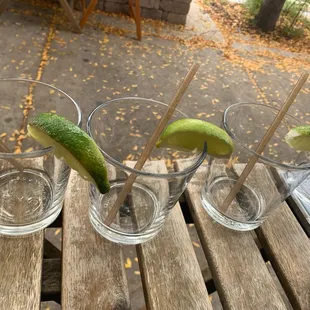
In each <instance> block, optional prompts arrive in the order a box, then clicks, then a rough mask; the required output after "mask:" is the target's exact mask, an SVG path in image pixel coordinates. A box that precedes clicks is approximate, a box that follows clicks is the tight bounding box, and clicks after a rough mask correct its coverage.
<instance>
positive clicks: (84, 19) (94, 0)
mask: <svg viewBox="0 0 310 310" xmlns="http://www.w3.org/2000/svg"><path fill="white" fill-rule="evenodd" d="M97 3H98V0H92V1H91V3H90V4H89V6H88V7H87V9H86V11H84V12H83V17H82V19H81V21H80V27H81V28H82V27H83V26H84V25H85V23H86V22H87V19H88V18H89V16H90V14H91V13H92V12H93V10H94V9H95V7H96V5H97Z"/></svg>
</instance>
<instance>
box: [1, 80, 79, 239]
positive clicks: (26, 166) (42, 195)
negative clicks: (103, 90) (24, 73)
mask: <svg viewBox="0 0 310 310" xmlns="http://www.w3.org/2000/svg"><path fill="white" fill-rule="evenodd" d="M0 95H1V103H0V110H1V112H2V113H1V114H0V119H1V121H0V197H1V200H0V234H4V235H12V236H14V235H24V234H30V233H33V232H35V231H38V230H41V229H43V228H45V227H46V226H48V225H49V224H50V223H52V222H53V221H54V220H55V219H56V217H57V216H58V214H59V213H60V211H61V209H62V203H63V199H64V194H65V190H66V186H67V182H68V178H69V174H70V168H69V167H68V166H67V165H66V164H65V163H64V162H63V161H61V160H59V159H57V158H56V157H55V156H54V155H53V148H52V147H47V148H44V147H42V146H41V145H40V144H39V143H37V142H36V141H35V140H34V139H32V138H31V137H29V135H28V134H27V124H28V122H29V121H31V119H32V118H33V117H34V116H36V115H38V114H40V113H43V112H51V113H57V114H58V115H60V116H64V117H66V118H67V119H69V120H71V121H72V122H74V123H75V124H76V125H78V126H81V111H80V108H79V106H78V104H77V103H76V102H75V101H74V100H73V99H72V98H71V97H70V96H69V95H67V94H66V93H65V92H63V91H62V90H60V89H58V88H56V87H54V86H51V85H48V84H45V83H42V82H38V81H32V80H27V79H18V78H9V79H0Z"/></svg>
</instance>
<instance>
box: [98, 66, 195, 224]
mask: <svg viewBox="0 0 310 310" xmlns="http://www.w3.org/2000/svg"><path fill="white" fill-rule="evenodd" d="M198 68H199V65H198V64H195V63H194V64H193V65H192V67H191V69H190V70H189V71H188V73H187V75H186V76H185V78H184V80H183V81H182V83H181V84H180V85H179V88H178V90H177V92H176V93H175V95H174V97H173V99H172V101H171V103H170V105H169V106H168V108H167V111H166V113H165V114H164V116H163V117H162V118H161V120H160V122H159V124H158V126H157V127H156V128H155V131H154V133H153V134H152V136H151V138H150V140H149V141H148V142H147V144H146V146H145V148H144V150H143V152H142V154H141V156H140V158H139V159H138V161H137V163H136V165H135V167H134V169H136V170H141V169H142V167H143V165H144V164H145V162H146V160H147V159H148V157H149V156H150V154H151V152H152V150H153V148H154V146H155V144H156V142H157V140H158V139H159V137H160V135H161V133H162V131H163V130H164V128H165V127H166V125H167V123H168V121H169V119H170V118H171V116H172V114H173V112H174V110H175V109H176V107H177V105H178V104H179V102H180V101H181V99H182V97H183V95H184V93H185V91H186V90H187V88H188V86H189V84H190V83H191V81H192V79H193V78H194V76H195V74H196V72H197V70H198ZM136 177H137V176H136V175H134V174H131V175H130V176H129V177H128V179H127V180H126V183H125V185H124V187H123V189H122V191H121V192H120V194H119V195H118V197H117V199H116V201H115V203H114V205H113V207H112V208H111V210H110V211H109V213H108V215H107V217H106V218H105V221H104V222H105V224H106V225H107V226H110V225H111V223H112V222H113V220H114V218H115V216H116V214H117V212H118V211H119V209H120V207H121V205H122V204H123V202H124V201H125V198H126V196H127V194H128V193H129V192H130V190H131V187H132V184H133V183H134V181H135V179H136Z"/></svg>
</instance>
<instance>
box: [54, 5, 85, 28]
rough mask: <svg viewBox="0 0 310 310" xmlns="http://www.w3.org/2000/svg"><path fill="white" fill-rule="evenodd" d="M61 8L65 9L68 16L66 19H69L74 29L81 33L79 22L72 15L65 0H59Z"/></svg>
mask: <svg viewBox="0 0 310 310" xmlns="http://www.w3.org/2000/svg"><path fill="white" fill-rule="evenodd" d="M59 2H60V4H61V6H62V8H63V9H64V11H65V14H66V16H67V17H68V19H69V20H70V22H71V24H72V25H73V27H74V29H75V31H76V32H77V33H81V32H82V30H81V28H80V25H79V23H78V22H77V20H76V19H75V17H74V15H73V11H72V10H71V7H70V5H69V4H68V2H67V0H59Z"/></svg>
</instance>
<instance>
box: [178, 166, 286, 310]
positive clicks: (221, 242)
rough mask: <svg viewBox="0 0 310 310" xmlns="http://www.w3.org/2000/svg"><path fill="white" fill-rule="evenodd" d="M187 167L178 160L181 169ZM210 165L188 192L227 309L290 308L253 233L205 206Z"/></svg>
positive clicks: (197, 177)
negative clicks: (222, 222)
mask: <svg viewBox="0 0 310 310" xmlns="http://www.w3.org/2000/svg"><path fill="white" fill-rule="evenodd" d="M184 168H185V166H184V163H182V162H181V161H180V162H178V163H177V169H182V170H183V169H184ZM206 169H207V167H206V166H202V167H200V168H199V169H198V171H197V173H196V174H195V175H194V177H193V178H192V181H191V182H190V183H189V185H188V187H187V190H186V191H185V195H186V197H187V200H188V203H189V205H190V208H191V212H192V216H193V219H194V222H195V224H196V228H197V231H198V234H199V237H200V240H201V243H202V246H203V249H204V251H205V254H206V257H207V260H208V263H209V267H210V269H211V272H212V275H213V279H214V281H215V285H216V288H217V290H218V293H219V296H220V299H221V302H222V305H223V307H224V309H236V310H249V309H251V310H254V309H257V310H262V309H265V310H269V309H286V307H285V304H284V302H283V300H282V298H281V296H280V294H279V292H278V290H277V288H276V286H275V284H274V282H273V280H272V277H271V275H270V273H269V272H268V269H267V267H266V265H265V262H264V260H263V258H262V256H261V254H260V252H259V249H258V248H257V246H256V244H255V241H254V239H253V237H252V234H251V233H250V232H237V231H233V230H230V229H227V228H225V227H223V226H222V225H220V224H218V223H215V222H214V221H213V220H212V218H211V217H210V216H209V215H208V214H207V213H206V211H205V210H204V209H203V207H202V203H201V198H200V193H201V188H202V186H203V185H204V183H205V176H206Z"/></svg>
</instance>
